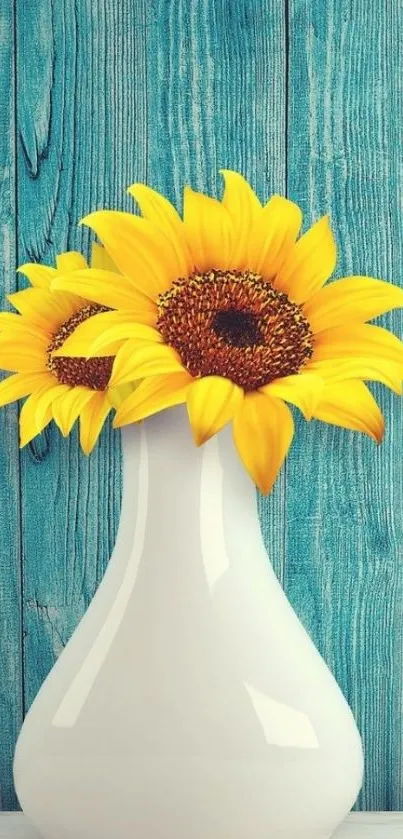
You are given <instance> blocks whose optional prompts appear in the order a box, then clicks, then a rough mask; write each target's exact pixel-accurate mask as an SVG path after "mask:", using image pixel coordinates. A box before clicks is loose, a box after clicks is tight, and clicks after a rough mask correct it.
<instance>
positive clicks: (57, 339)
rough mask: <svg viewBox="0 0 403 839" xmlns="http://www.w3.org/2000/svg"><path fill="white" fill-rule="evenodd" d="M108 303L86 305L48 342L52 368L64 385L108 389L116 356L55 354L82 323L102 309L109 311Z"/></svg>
mask: <svg viewBox="0 0 403 839" xmlns="http://www.w3.org/2000/svg"><path fill="white" fill-rule="evenodd" d="M109 311H110V309H108V307H107V306H98V305H97V304H96V303H90V304H88V305H87V306H83V308H82V309H79V311H78V312H76V313H75V314H74V315H72V316H71V317H70V318H68V320H66V321H65V322H64V323H63V324H62V325H61V327H60V328H59V329H58V331H57V332H56V334H55V335H54V336H53V338H52V341H51V343H50V344H49V346H48V350H47V353H48V360H47V366H48V369H49V370H51V372H52V373H53V374H54V375H55V376H56V378H57V380H58V381H59V382H60V384H62V385H73V386H74V385H82V386H84V387H89V388H91V390H106V388H107V387H108V384H109V379H110V377H111V373H112V366H113V361H114V357H113V356H105V357H100V358H68V357H67V356H54V355H53V353H54V351H55V350H58V349H60V347H62V346H63V344H64V342H65V340H66V339H67V338H68V337H69V335H72V334H73V332H74V331H75V330H76V329H77V327H78V326H79V325H80V323H84V321H85V320H88V318H91V317H92V316H93V315H98V314H99V313H100V312H109Z"/></svg>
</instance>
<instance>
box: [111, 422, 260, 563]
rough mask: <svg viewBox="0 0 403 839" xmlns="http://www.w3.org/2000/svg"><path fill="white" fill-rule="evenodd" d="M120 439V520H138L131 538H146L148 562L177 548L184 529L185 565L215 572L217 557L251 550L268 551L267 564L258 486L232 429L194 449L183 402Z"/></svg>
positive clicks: (180, 558) (179, 555) (181, 556)
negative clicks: (240, 454) (161, 551)
mask: <svg viewBox="0 0 403 839" xmlns="http://www.w3.org/2000/svg"><path fill="white" fill-rule="evenodd" d="M122 445H123V503H122V515H121V526H122V527H125V526H126V527H128V524H127V522H128V521H130V522H132V523H133V521H134V519H136V521H135V527H134V536H135V537H136V539H137V540H139V539H142V538H144V539H145V540H146V541H147V542H148V550H147V552H146V553H147V557H148V560H147V561H148V562H150V561H153V559H152V558H153V557H154V561H155V562H160V559H159V558H158V546H160V547H161V546H162V545H166V546H167V547H169V545H172V543H173V542H174V543H175V545H176V546H177V545H178V534H183V544H186V550H185V551H183V552H180V551H179V550H178V548H177V547H176V558H175V562H176V565H177V568H178V566H179V565H180V566H181V567H182V570H183V568H184V565H185V564H186V565H189V564H190V563H192V564H196V563H197V562H199V564H200V561H201V565H202V566H203V565H204V566H205V565H206V562H208V563H209V566H210V569H209V572H210V575H212V577H213V578H214V577H215V576H216V575H217V574H218V568H217V569H216V570H215V571H214V569H213V567H212V566H213V565H214V562H217V563H218V565H220V564H221V565H223V563H226V562H227V557H232V560H233V558H234V557H237V556H239V561H243V562H244V563H247V562H249V557H250V555H251V554H252V553H254V554H256V553H258V554H260V555H261V556H263V557H264V561H265V564H266V566H267V556H266V553H265V550H264V547H263V543H262V537H261V531H260V525H259V519H258V515H257V505H256V490H255V487H254V484H253V482H252V481H251V480H250V478H249V477H248V475H247V474H246V472H245V471H244V469H243V467H242V465H241V463H240V461H239V458H238V456H237V453H236V450H235V446H234V443H233V440H232V435H231V431H230V429H229V428H225V429H223V430H222V431H221V432H220V433H219V434H218V435H216V436H215V437H214V438H212V439H211V440H209V441H208V442H207V443H206V444H205V445H204V446H202V447H200V448H197V447H196V446H195V444H194V442H193V439H192V433H191V429H190V426H189V421H188V418H187V414H186V409H185V408H184V406H179V407H176V408H173V409H170V410H167V411H164V412H163V413H161V414H158V415H156V416H154V417H151V418H149V419H147V420H146V421H144V422H143V423H141V424H135V425H132V426H128V427H126V428H125V429H124V430H123V434H122ZM246 534H247V537H246ZM246 538H247V544H246V543H245V539H246ZM151 543H152V544H151ZM179 543H180V540H179ZM239 545H242V547H243V550H242V551H240V550H239ZM139 550H140V549H139ZM241 556H242V558H243V559H242V560H241ZM150 558H151V559H150ZM228 561H229V560H228ZM205 570H206V569H205V568H204V571H205Z"/></svg>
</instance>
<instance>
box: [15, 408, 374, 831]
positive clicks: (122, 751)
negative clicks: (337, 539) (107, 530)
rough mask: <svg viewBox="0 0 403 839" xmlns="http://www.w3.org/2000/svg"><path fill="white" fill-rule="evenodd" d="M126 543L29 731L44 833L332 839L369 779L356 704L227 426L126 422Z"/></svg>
mask: <svg viewBox="0 0 403 839" xmlns="http://www.w3.org/2000/svg"><path fill="white" fill-rule="evenodd" d="M123 454H124V461H123V462H124V473H123V479H124V480H123V504H122V513H121V520H120V525H119V532H118V537H117V542H116V547H115V550H114V553H113V556H112V558H111V561H110V563H109V566H108V569H107V571H106V574H105V577H104V579H103V581H102V583H101V585H100V587H99V589H98V591H97V593H96V596H95V597H94V600H93V602H92V603H91V605H90V607H89V609H88V611H87V613H86V615H85V616H84V618H83V620H82V621H81V623H80V625H79V627H78V628H77V629H76V631H75V633H74V635H73V636H72V638H71V640H70V642H69V643H68V645H67V647H66V649H65V650H64V651H63V654H62V655H61V657H60V659H59V660H58V662H57V663H56V665H55V667H54V668H53V670H52V672H51V673H50V675H49V676H48V678H47V679H46V681H45V683H44V685H43V686H42V688H41V690H40V691H39V694H38V696H37V698H36V699H35V701H34V703H33V705H32V707H31V709H30V711H29V713H28V715H27V717H26V720H25V723H24V725H23V728H22V731H21V734H20V737H19V740H18V744H17V749H16V756H15V764H14V776H15V783H16V788H17V794H18V797H19V800H20V803H21V805H22V807H23V810H24V812H25V814H26V815H27V816H28V818H29V819H30V820H31V821H32V822H33V823H34V825H35V826H36V827H37V828H38V829H39V831H40V833H41V834H42V836H43V837H45V839H128V837H131V839H327V837H329V836H330V835H331V833H332V832H333V830H334V829H335V827H336V826H337V824H338V823H339V822H340V821H341V820H342V819H343V817H344V816H345V815H346V813H347V812H348V810H349V809H350V807H351V805H352V804H353V802H354V800H355V798H356V795H357V793H358V791H359V787H360V784H361V778H362V750H361V743H360V738H359V735H358V731H357V728H356V726H355V723H354V720H353V717H352V714H351V712H350V709H349V708H348V705H347V703H346V701H345V699H344V698H343V696H342V694H341V692H340V690H339V688H338V686H337V684H336V682H335V680H334V679H333V676H332V675H331V673H330V671H329V670H328V668H327V666H326V665H325V663H324V661H323V660H322V658H321V657H320V655H319V653H318V652H317V650H316V648H315V646H314V645H313V643H312V641H311V640H310V638H309V637H308V635H307V633H306V632H305V630H304V629H303V627H302V626H301V624H300V623H299V621H298V619H297V617H296V615H295V613H294V611H293V610H292V608H291V606H290V605H289V603H288V601H287V599H286V597H285V595H284V593H283V591H282V589H281V586H280V585H279V583H278V581H277V579H276V577H275V575H274V572H273V571H272V569H271V567H270V564H269V562H268V558H267V554H266V551H265V548H264V545H263V542H262V538H261V533H260V527H259V521H258V516H257V509H256V495H255V488H254V486H253V484H252V482H251V481H250V480H249V478H248V477H247V475H246V474H245V473H244V471H243V469H242V467H241V465H240V463H239V462H238V459H237V456H236V454H235V450H234V448H233V444H232V439H231V433H230V431H229V429H226V430H224V431H222V432H221V433H220V434H219V435H218V436H217V437H216V438H214V439H212V440H211V441H210V442H209V443H207V444H206V445H205V446H204V447H202V448H201V449H197V448H196V447H195V446H194V444H193V442H192V439H191V433H190V429H189V426H188V421H187V418H186V414H185V409H184V408H183V407H180V408H175V409H171V410H168V411H165V412H164V413H163V414H160V415H158V416H156V417H153V418H151V419H149V420H147V421H146V422H144V423H142V424H141V425H138V426H133V427H128V428H126V429H125V430H124V432H123Z"/></svg>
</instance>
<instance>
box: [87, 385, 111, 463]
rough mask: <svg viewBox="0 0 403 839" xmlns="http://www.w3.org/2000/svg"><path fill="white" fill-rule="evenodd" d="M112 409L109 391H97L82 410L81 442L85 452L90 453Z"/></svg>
mask: <svg viewBox="0 0 403 839" xmlns="http://www.w3.org/2000/svg"><path fill="white" fill-rule="evenodd" d="M110 410H111V403H110V401H109V399H108V395H107V393H104V391H96V392H95V393H93V394H92V398H91V399H90V400H89V401H88V402H87V404H86V405H84V407H83V408H82V410H81V414H80V443H81V448H82V450H83V452H84V454H90V453H91V452H92V450H93V448H94V446H95V444H96V442H97V440H98V437H99V435H100V433H101V431H102V428H103V426H104V423H105V420H106V418H107V416H108V414H109V411H110Z"/></svg>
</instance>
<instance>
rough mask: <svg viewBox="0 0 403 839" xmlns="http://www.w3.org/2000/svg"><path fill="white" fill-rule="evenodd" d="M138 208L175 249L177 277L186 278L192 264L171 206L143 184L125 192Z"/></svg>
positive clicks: (183, 234) (175, 212) (184, 239)
mask: <svg viewBox="0 0 403 839" xmlns="http://www.w3.org/2000/svg"><path fill="white" fill-rule="evenodd" d="M127 191H128V193H129V194H130V195H132V196H133V198H134V199H135V201H137V204H138V205H139V207H140V210H141V212H142V214H143V217H144V218H146V219H148V221H151V222H152V223H153V224H155V225H156V226H157V227H159V228H160V229H161V230H162V231H163V232H164V233H165V236H167V237H168V239H170V241H171V242H172V245H173V246H174V248H175V253H176V257H177V260H178V267H179V268H180V273H179V274H178V276H180V277H187V276H188V275H189V273H191V272H192V271H193V267H194V266H193V264H192V260H191V256H190V252H189V248H188V246H187V242H186V236H185V229H184V226H183V221H182V219H181V218H180V216H179V214H178V213H177V211H176V210H175V208H174V207H173V206H172V204H171V203H170V202H169V201H168V200H167V199H166V198H165V197H164V196H163V195H160V193H159V192H156V190H155V189H151V188H150V187H149V186H146V185H145V184H133V185H132V186H130V187H129V189H128V190H127Z"/></svg>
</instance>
